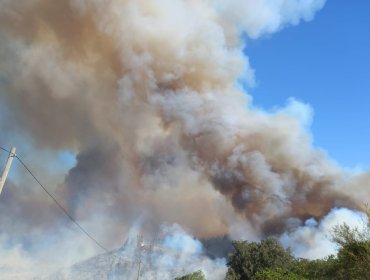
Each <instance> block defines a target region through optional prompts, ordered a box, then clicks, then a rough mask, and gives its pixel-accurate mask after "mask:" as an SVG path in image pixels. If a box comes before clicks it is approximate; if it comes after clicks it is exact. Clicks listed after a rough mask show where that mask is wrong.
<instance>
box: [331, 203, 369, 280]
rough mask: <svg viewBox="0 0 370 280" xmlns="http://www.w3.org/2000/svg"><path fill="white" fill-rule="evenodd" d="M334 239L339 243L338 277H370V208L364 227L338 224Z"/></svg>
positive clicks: (334, 231) (335, 228) (367, 211)
mask: <svg viewBox="0 0 370 280" xmlns="http://www.w3.org/2000/svg"><path fill="white" fill-rule="evenodd" d="M333 240H334V241H335V242H336V243H337V244H338V245H339V250H338V255H337V279H370V209H369V208H368V207H367V210H366V221H364V226H363V228H362V229H359V228H350V227H349V226H348V225H347V224H342V225H339V226H336V227H334V230H333Z"/></svg>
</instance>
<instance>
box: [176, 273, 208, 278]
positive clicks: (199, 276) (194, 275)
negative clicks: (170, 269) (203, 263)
mask: <svg viewBox="0 0 370 280" xmlns="http://www.w3.org/2000/svg"><path fill="white" fill-rule="evenodd" d="M175 280H206V277H205V276H204V274H203V272H202V271H197V272H194V273H190V274H187V275H184V276H181V277H176V278H175Z"/></svg>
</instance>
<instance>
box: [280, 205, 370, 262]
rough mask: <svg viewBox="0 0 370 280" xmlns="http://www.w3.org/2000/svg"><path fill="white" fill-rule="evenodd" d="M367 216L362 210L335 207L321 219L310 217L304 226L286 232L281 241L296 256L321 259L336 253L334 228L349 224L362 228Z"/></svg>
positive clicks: (353, 227) (352, 226)
mask: <svg viewBox="0 0 370 280" xmlns="http://www.w3.org/2000/svg"><path fill="white" fill-rule="evenodd" d="M365 221H366V216H365V215H364V214H363V213H361V212H356V211H351V210H349V209H345V208H340V209H333V210H332V211H330V213H329V214H328V215H327V216H325V217H324V218H323V219H322V220H321V221H319V222H318V221H316V220H315V219H313V218H311V219H308V220H307V221H306V222H305V224H304V225H303V226H300V227H298V228H296V229H294V231H292V232H289V233H284V234H283V235H282V236H281V237H280V241H281V242H282V244H283V245H284V246H286V247H290V248H291V249H292V252H293V254H294V255H295V256H297V257H301V258H309V259H321V258H324V257H327V256H329V255H335V254H336V252H337V250H338V245H337V244H336V243H335V242H334V241H333V239H332V233H333V228H334V227H335V226H337V225H342V224H344V223H345V224H347V225H348V226H349V227H350V228H352V229H355V228H357V229H360V230H361V229H362V228H363V226H364V222H365Z"/></svg>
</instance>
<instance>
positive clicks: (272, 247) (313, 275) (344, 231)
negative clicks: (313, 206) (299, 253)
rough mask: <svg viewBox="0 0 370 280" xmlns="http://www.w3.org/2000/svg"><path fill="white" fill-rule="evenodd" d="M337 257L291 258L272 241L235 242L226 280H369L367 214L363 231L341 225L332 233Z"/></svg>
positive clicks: (369, 227)
mask: <svg viewBox="0 0 370 280" xmlns="http://www.w3.org/2000/svg"><path fill="white" fill-rule="evenodd" d="M333 240H334V241H335V242H336V243H337V244H338V245H339V250H338V254H337V256H329V257H327V258H325V259H321V260H306V259H297V258H294V257H293V256H292V255H291V253H290V251H289V250H286V249H284V248H283V247H282V246H281V244H280V243H279V242H278V241H277V240H274V239H267V240H262V241H261V242H247V241H235V242H233V246H234V253H233V254H231V255H230V256H229V259H228V263H227V265H228V267H229V269H228V272H227V275H226V279H227V280H250V279H251V280H283V279H284V280H285V279H287V280H304V279H307V280H308V279H317V280H326V279H328V280H329V279H336V280H348V279H349V280H350V279H353V280H363V279H370V211H367V221H366V222H365V223H364V228H362V229H358V228H355V229H351V228H350V227H349V226H348V225H346V224H343V225H339V226H336V227H335V228H334V229H333Z"/></svg>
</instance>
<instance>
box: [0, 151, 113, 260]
mask: <svg viewBox="0 0 370 280" xmlns="http://www.w3.org/2000/svg"><path fill="white" fill-rule="evenodd" d="M0 150H3V151H5V152H8V153H10V151H9V150H7V149H5V148H3V147H0ZM14 157H15V158H16V159H17V160H18V161H19V163H20V164H21V165H22V166H23V167H24V168H25V169H26V170H27V172H28V173H29V174H30V175H31V176H32V178H33V179H34V180H35V181H36V182H37V183H38V185H39V186H40V187H41V188H42V189H43V190H44V192H45V193H46V194H47V195H48V196H49V197H50V198H51V199H52V200H53V201H54V203H55V204H56V205H57V206H58V207H59V208H60V210H61V211H62V212H63V213H64V214H65V215H66V216H67V217H68V218H69V219H70V220H71V221H72V222H73V223H74V224H75V225H76V226H77V227H78V229H79V230H80V231H82V232H83V233H84V234H85V235H86V236H87V237H88V238H89V239H90V240H91V241H93V242H94V243H95V244H96V245H97V246H98V247H99V248H100V249H102V250H103V251H104V252H105V253H109V252H110V251H109V250H108V249H107V248H105V247H104V246H103V245H102V244H101V243H100V242H99V241H97V240H96V239H95V238H94V237H93V236H92V235H91V234H89V233H88V232H87V231H86V230H85V229H84V228H83V227H82V226H81V225H80V223H79V222H77V221H76V219H74V218H73V217H72V215H71V214H69V213H68V211H67V210H66V209H65V208H64V207H63V206H62V205H61V204H60V203H59V202H58V200H57V199H56V198H55V197H54V196H53V195H52V194H51V193H50V192H49V191H48V190H47V189H46V187H45V186H44V185H43V184H42V183H41V182H40V180H39V179H38V178H37V177H36V176H35V174H34V173H33V172H32V171H31V169H30V168H29V167H28V166H27V164H25V163H24V162H23V160H22V159H21V158H20V157H19V156H18V155H17V154H15V155H14Z"/></svg>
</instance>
